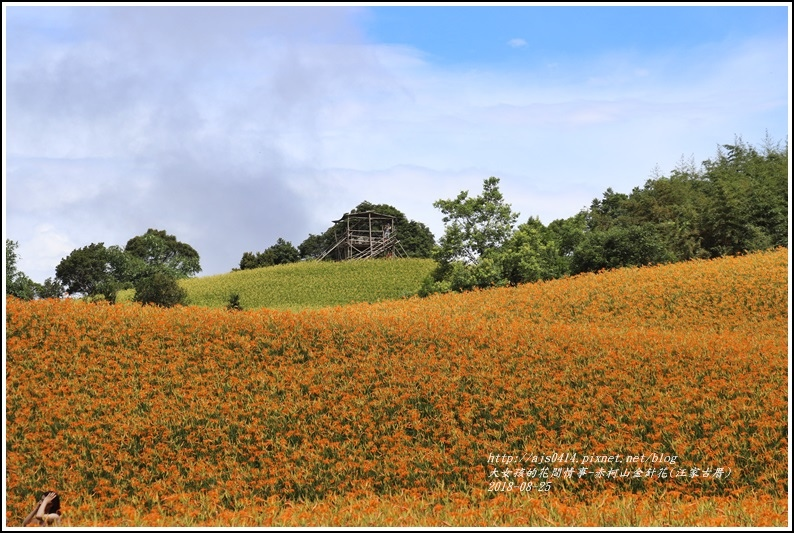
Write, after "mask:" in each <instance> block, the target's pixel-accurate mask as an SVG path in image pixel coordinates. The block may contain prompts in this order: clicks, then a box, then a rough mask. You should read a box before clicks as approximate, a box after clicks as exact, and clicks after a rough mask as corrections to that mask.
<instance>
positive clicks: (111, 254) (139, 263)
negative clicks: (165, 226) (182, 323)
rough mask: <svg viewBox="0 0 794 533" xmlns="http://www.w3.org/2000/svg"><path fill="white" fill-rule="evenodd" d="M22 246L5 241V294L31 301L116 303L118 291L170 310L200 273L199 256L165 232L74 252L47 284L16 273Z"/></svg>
mask: <svg viewBox="0 0 794 533" xmlns="http://www.w3.org/2000/svg"><path fill="white" fill-rule="evenodd" d="M17 246H18V244H17V243H16V242H14V241H11V240H8V239H6V294H12V295H14V296H16V297H18V298H23V299H28V300H29V299H32V298H62V297H63V296H65V295H66V294H79V295H83V296H87V297H90V298H92V299H96V298H101V299H104V300H107V301H110V302H115V301H116V294H117V292H118V291H119V290H122V289H130V288H134V289H135V300H136V301H139V302H142V303H155V304H158V305H163V306H169V307H170V306H172V305H175V304H178V303H183V302H184V301H185V298H186V293H185V290H184V289H182V288H181V287H180V286H179V284H178V283H177V281H176V280H178V279H181V278H187V277H190V276H193V275H195V274H197V273H198V272H200V271H201V266H200V262H199V254H198V252H196V250H195V249H193V247H192V246H190V245H189V244H185V243H183V242H179V241H178V240H177V239H176V237H174V236H173V235H169V234H167V233H166V232H165V231H164V230H156V229H149V230H148V231H147V232H146V233H145V234H143V235H139V236H137V237H133V238H132V239H130V240H129V241H127V245H126V246H125V247H124V248H121V247H120V246H116V245H112V246H107V247H106V246H105V244H104V243H101V242H100V243H92V244H90V245H88V246H85V247H83V248H78V249H76V250H73V251H72V252H71V253H70V254H69V255H68V256H67V257H65V258H63V259H62V260H61V262H60V263H58V266H57V267H55V279H52V278H47V280H46V281H45V282H44V283H43V284H38V283H35V282H33V281H32V280H30V278H28V277H27V276H26V275H25V274H24V273H23V272H20V271H19V270H18V269H17V266H16V264H17V259H18V255H17V253H16V249H17Z"/></svg>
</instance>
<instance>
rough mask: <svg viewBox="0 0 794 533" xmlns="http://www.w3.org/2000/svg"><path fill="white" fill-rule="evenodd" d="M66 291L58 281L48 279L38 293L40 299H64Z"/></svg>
mask: <svg viewBox="0 0 794 533" xmlns="http://www.w3.org/2000/svg"><path fill="white" fill-rule="evenodd" d="M65 293H66V290H65V289H64V288H63V284H61V282H60V281H58V280H57V279H52V278H47V279H45V280H44V283H42V284H41V286H40V287H39V288H38V290H37V291H36V295H37V296H38V297H39V298H63V297H64V294H65Z"/></svg>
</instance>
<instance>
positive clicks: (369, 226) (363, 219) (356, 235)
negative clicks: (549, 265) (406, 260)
mask: <svg viewBox="0 0 794 533" xmlns="http://www.w3.org/2000/svg"><path fill="white" fill-rule="evenodd" d="M394 220H395V217H393V216H391V215H383V214H381V213H376V212H374V211H362V212H360V213H345V215H344V216H343V217H342V218H340V219H339V220H334V221H333V223H334V224H335V225H338V224H339V223H340V222H343V223H344V229H343V230H342V231H341V232H340V231H338V230H336V229H335V230H334V245H333V246H331V247H330V248H328V249H327V250H326V251H325V252H323V254H322V255H321V256H320V258H319V259H321V260H322V259H325V258H326V257H328V256H329V255H330V256H331V257H333V258H334V259H338V260H341V261H344V260H347V259H369V258H373V257H394V256H398V257H405V256H406V255H407V254H406V253H405V250H404V249H403V247H402V245H401V244H400V241H399V240H398V239H397V232H396V230H395V225H394ZM340 233H341V235H340Z"/></svg>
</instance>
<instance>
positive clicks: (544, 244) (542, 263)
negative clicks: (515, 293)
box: [501, 217, 568, 285]
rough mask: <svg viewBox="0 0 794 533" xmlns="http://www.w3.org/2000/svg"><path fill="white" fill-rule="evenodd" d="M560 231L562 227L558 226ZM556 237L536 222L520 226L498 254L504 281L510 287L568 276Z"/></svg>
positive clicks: (566, 262)
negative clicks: (510, 285)
mask: <svg viewBox="0 0 794 533" xmlns="http://www.w3.org/2000/svg"><path fill="white" fill-rule="evenodd" d="M561 229H562V226H561ZM560 248H561V246H560V243H559V240H558V235H556V234H555V233H554V232H553V231H552V230H551V229H549V228H546V227H544V226H543V224H542V223H541V222H540V219H538V218H531V217H530V219H529V220H528V221H527V222H526V223H525V224H521V225H520V226H519V227H518V228H517V229H516V231H515V232H514V233H513V235H512V237H510V240H509V241H507V243H505V246H504V249H503V251H502V253H501V263H502V271H503V277H504V278H505V279H506V280H507V281H508V282H509V283H510V284H512V285H516V284H518V283H527V282H532V281H538V280H548V279H554V278H559V277H562V276H564V275H565V274H567V273H568V261H567V260H566V258H565V257H564V256H563V255H562V253H561V252H560Z"/></svg>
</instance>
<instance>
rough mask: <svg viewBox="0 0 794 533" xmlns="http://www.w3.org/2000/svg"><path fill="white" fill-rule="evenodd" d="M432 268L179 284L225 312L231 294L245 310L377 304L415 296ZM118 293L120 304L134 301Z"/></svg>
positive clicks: (350, 265)
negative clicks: (233, 294) (358, 303)
mask: <svg viewBox="0 0 794 533" xmlns="http://www.w3.org/2000/svg"><path fill="white" fill-rule="evenodd" d="M435 265H436V263H435V261H433V260H432V259H415V258H411V259H375V260H369V261H345V262H333V261H303V262H299V263H289V264H286V265H277V266H270V267H264V268H255V269H251V270H238V271H235V272H229V273H227V274H218V275H216V276H203V277H199V278H190V279H184V280H180V282H179V283H180V285H181V286H182V287H183V288H184V289H185V290H186V291H187V294H188V302H187V303H188V304H189V305H197V306H201V307H226V304H228V303H229V297H230V295H231V294H232V293H236V294H238V295H239V296H240V303H241V305H242V306H243V308H245V309H257V308H260V307H267V308H270V309H291V310H299V309H305V308H308V307H313V308H316V307H328V306H334V305H347V304H350V303H357V302H369V303H373V302H377V301H380V300H391V299H397V298H402V297H405V296H408V295H412V294H416V292H417V291H418V290H419V287H420V286H421V285H422V280H423V279H424V278H425V277H427V276H428V274H430V272H431V271H432V270H433V268H434V267H435ZM134 294H135V291H134V290H126V291H121V292H120V293H119V296H118V299H119V301H125V300H126V301H129V300H132V297H133V295H134Z"/></svg>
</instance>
